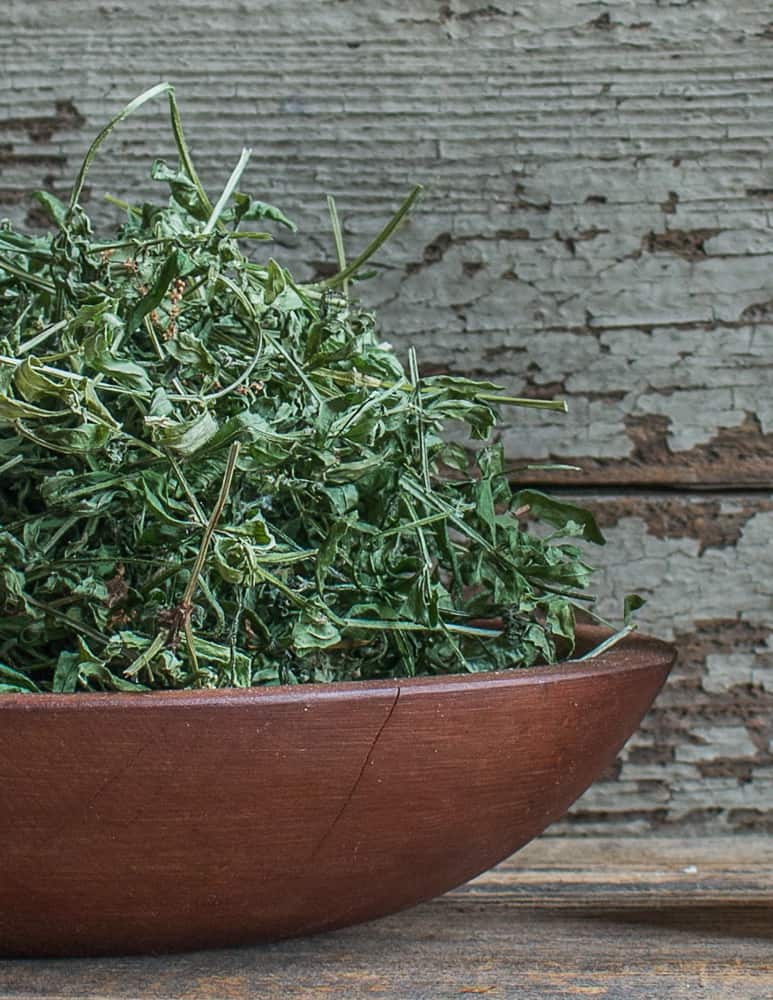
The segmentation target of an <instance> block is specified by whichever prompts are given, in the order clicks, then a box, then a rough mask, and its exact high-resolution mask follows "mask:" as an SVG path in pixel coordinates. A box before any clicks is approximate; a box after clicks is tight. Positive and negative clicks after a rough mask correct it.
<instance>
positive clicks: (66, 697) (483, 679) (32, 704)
mask: <svg viewBox="0 0 773 1000" xmlns="http://www.w3.org/2000/svg"><path fill="white" fill-rule="evenodd" d="M611 634H612V633H611V632H610V631H609V630H608V629H604V628H601V627H598V626H589V625H580V624H578V626H577V636H578V638H581V637H585V638H586V639H591V641H592V646H591V649H592V648H593V645H596V644H597V643H598V642H599V641H603V639H604V638H605V637H606V636H609V635H611ZM675 658H676V647H675V646H674V645H673V644H672V643H669V642H666V641H664V640H663V639H658V638H655V637H654V636H651V635H643V634H640V633H639V632H631V633H629V635H627V636H625V637H624V638H623V639H621V640H620V641H619V642H618V643H616V644H615V645H614V646H612V647H611V648H609V649H607V650H605V651H604V652H602V653H601V654H600V655H598V656H593V657H590V658H588V659H570V660H561V661H559V662H557V663H552V664H541V665H539V666H534V667H523V668H516V667H514V668H510V669H505V670H485V671H478V672H474V673H464V674H462V673H453V674H430V675H421V676H419V677H383V678H375V679H372V680H362V681H329V682H326V683H319V684H271V685H258V686H254V687H248V688H236V687H223V688H178V689H174V690H158V689H155V690H151V691H137V692H134V691H74V692H70V693H66V694H65V693H63V692H52V691H44V692H33V691H30V692H0V711H2V710H9V709H13V708H20V709H23V710H25V711H29V710H34V709H44V710H54V711H62V710H65V711H78V710H89V709H95V708H100V707H101V708H106V707H115V706H120V707H123V708H145V709H148V708H151V707H156V708H159V707H162V706H168V707H172V706H179V707H183V706H193V705H200V706H208V707H209V706H212V707H214V706H217V705H223V706H225V705H231V706H233V705H238V704H239V703H241V704H252V703H258V702H259V703H262V704H271V703H276V702H286V701H288V700H290V701H296V700H300V701H321V700H328V699H335V698H342V697H343V698H352V697H355V698H357V697H368V696H373V695H378V694H379V693H381V694H385V695H390V696H392V697H394V696H395V694H396V693H397V692H400V691H402V690H410V691H414V692H417V693H420V692H425V693H429V694H439V693H441V692H443V693H445V692H447V691H449V692H450V691H454V692H460V691H466V690H472V689H474V688H476V687H479V686H480V685H487V684H503V685H506V686H514V687H519V686H528V685H534V684H553V683H561V682H565V681H571V680H579V679H583V678H587V677H598V676H606V675H615V674H624V673H633V672H636V671H638V670H645V669H647V670H649V669H652V668H653V667H654V668H658V667H659V668H661V669H662V670H663V671H664V677H665V674H666V673H667V670H669V669H670V668H671V666H672V665H673V663H674V660H675Z"/></svg>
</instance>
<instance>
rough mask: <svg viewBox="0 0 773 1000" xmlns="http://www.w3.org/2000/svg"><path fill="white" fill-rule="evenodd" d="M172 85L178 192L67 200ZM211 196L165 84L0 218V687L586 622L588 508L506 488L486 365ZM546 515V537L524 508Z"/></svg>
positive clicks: (342, 658)
mask: <svg viewBox="0 0 773 1000" xmlns="http://www.w3.org/2000/svg"><path fill="white" fill-rule="evenodd" d="M159 94H166V95H167V97H168V100H169V104H170V110H171V120H172V128H173V131H174V134H175V139H176V143H177V148H178V152H179V164H178V165H177V166H174V167H173V166H169V165H167V164H166V163H164V162H163V161H160V160H157V161H156V162H155V163H154V164H153V167H152V176H153V178H155V179H156V180H158V181H160V182H162V183H164V184H165V185H167V186H168V188H169V192H170V197H169V199H168V201H167V203H166V204H164V205H160V206H159V205H151V204H142V205H137V206H134V205H124V206H123V208H124V210H125V212H126V222H125V223H124V224H123V225H122V226H121V228H120V230H119V232H118V234H117V236H115V238H113V239H110V240H104V239H103V240H100V239H97V238H96V237H95V236H94V235H93V232H92V226H91V224H90V222H89V219H88V217H87V216H86V214H85V212H84V210H83V208H82V207H81V205H80V203H79V196H80V194H81V191H82V187H83V182H84V178H85V176H86V172H87V170H88V168H89V165H90V163H91V161H92V159H93V157H94V155H95V153H96V151H97V149H98V147H99V146H100V144H101V143H102V141H103V140H104V139H105V138H106V137H107V135H108V134H109V132H110V131H111V130H112V128H113V127H114V126H115V125H116V124H117V123H118V122H120V121H121V120H122V119H123V118H124V117H126V115H128V114H130V113H132V112H133V111H135V110H136V109H137V108H139V107H140V106H141V105H142V104H144V103H145V102H146V101H148V100H149V99H151V98H153V97H155V96H157V95H159ZM248 156H249V154H248V152H247V151H245V152H244V153H243V154H242V157H241V158H240V160H239V163H238V165H237V166H236V168H235V170H234V171H233V173H232V175H231V177H230V179H229V180H228V183H227V184H226V186H225V189H224V190H223V192H222V194H221V195H220V196H219V197H218V198H217V200H216V202H215V203H214V204H213V203H212V202H211V201H210V199H209V197H208V196H207V194H206V193H205V191H204V189H203V187H202V185H201V182H200V180H199V178H198V176H197V174H196V171H195V169H194V167H193V164H192V162H191V158H190V155H189V152H188V149H187V146H186V143H185V139H184V137H183V133H182V129H181V126H180V120H179V116H178V112H177V106H176V103H175V98H174V92H173V90H172V88H171V87H170V86H169V85H168V84H160V85H159V86H157V87H154V88H152V89H151V90H149V91H147V92H146V93H144V94H142V95H141V96H140V97H138V98H137V99H135V100H134V101H133V102H132V103H131V104H130V105H128V106H127V107H126V108H125V109H124V110H123V111H122V112H121V113H120V114H119V115H118V116H117V117H116V118H115V119H113V121H111V122H110V123H109V124H108V125H107V126H106V127H105V128H104V129H103V130H102V132H101V133H100V134H99V136H98V137H97V138H96V140H95V141H94V143H93V145H92V146H91V148H90V150H89V152H88V154H87V156H86V159H85V162H84V164H83V166H82V168H81V170H80V173H79V175H78V177H77V179H76V182H75V185H74V187H73V191H72V196H71V198H70V200H69V203H67V204H65V203H63V202H61V201H59V200H58V199H57V198H55V197H53V196H52V195H50V194H46V193H39V194H38V195H37V198H38V200H39V202H40V205H41V206H42V207H43V208H44V209H45V211H46V212H47V213H48V216H49V217H50V219H51V221H52V223H53V224H54V227H55V231H54V233H53V234H52V235H47V236H30V235H23V234H20V233H18V232H16V231H15V230H14V229H13V228H12V227H11V226H10V224H8V223H3V224H2V226H0V290H1V291H2V298H1V301H0V691H50V690H54V691H75V690H78V689H92V690H93V689H97V690H102V689H117V690H121V691H128V690H144V689H147V688H181V687H197V686H208V687H212V686H215V687H218V686H242V687H243V686H249V685H255V684H275V683H296V682H308V681H334V680H344V679H359V678H372V677H383V676H402V675H414V674H434V673H443V672H455V673H458V672H460V671H479V670H490V669H495V668H502V667H509V666H529V665H531V664H533V663H535V662H536V661H538V660H542V661H544V660H547V661H554V660H555V659H556V657H557V655H558V654H557V643H559V644H560V643H563V649H564V652H565V651H566V650H567V649H571V644H572V639H573V635H574V621H575V608H576V607H577V602H578V600H580V599H583V600H587V599H588V598H587V597H586V596H585V595H584V594H582V593H580V591H581V589H582V588H584V587H585V586H586V584H587V582H588V578H589V575H590V572H591V570H590V568H589V567H588V566H587V565H586V563H585V562H584V561H583V559H582V557H581V553H580V551H579V549H578V548H576V547H575V546H574V545H572V544H567V543H566V541H565V539H566V538H567V537H571V536H575V537H579V538H583V539H588V540H590V541H594V542H601V541H603V539H602V537H601V535H600V534H599V531H598V528H597V527H596V525H595V523H594V521H593V518H592V517H591V515H590V514H589V513H588V512H587V511H584V510H582V509H580V508H577V507H575V506H572V505H569V504H565V503H559V502H557V501H555V500H552V499H550V498H548V497H546V496H544V495H543V494H540V493H538V492H536V491H533V490H521V491H520V492H515V493H513V492H512V490H511V487H510V484H509V482H508V479H507V478H506V476H505V475H504V471H503V456H502V449H501V446H500V445H498V444H489V445H487V446H486V445H484V446H483V447H482V448H481V449H480V450H479V451H478V452H477V455H476V456H474V457H471V456H470V454H469V453H468V452H467V451H466V450H464V449H463V448H461V447H460V446H459V445H457V444H453V443H447V442H446V441H444V438H443V436H442V431H443V428H444V425H445V424H446V422H447V421H449V420H453V421H464V422H465V423H466V424H467V425H468V426H469V429H470V432H471V435H472V437H473V438H476V439H479V440H481V441H483V440H485V439H487V438H488V436H489V434H490V432H491V429H492V427H493V426H494V422H495V417H496V410H495V405H496V404H497V402H499V403H510V404H514V403H515V404H517V403H523V404H524V405H543V406H560V405H562V404H557V403H542V404H539V403H535V402H534V401H529V400H514V399H510V398H507V397H505V396H503V395H501V392H500V390H499V389H498V387H497V386H495V385H492V384H489V383H485V382H473V381H470V380H467V379H464V378H452V377H447V376H434V377H428V378H420V377H419V375H418V371H417V365H416V359H415V356H414V355H413V353H411V354H410V356H409V358H408V365H407V370H406V368H405V367H404V366H403V364H402V363H401V362H400V360H399V359H398V357H397V356H396V354H395V353H394V351H393V350H392V349H391V348H390V347H389V345H388V344H385V343H382V341H381V338H380V336H379V333H378V329H377V325H376V321H375V318H374V316H373V315H372V314H371V313H370V312H368V311H367V310H366V309H364V308H363V307H362V306H361V305H360V304H359V303H358V302H357V301H356V300H355V299H353V298H350V295H349V287H348V286H349V285H350V283H351V282H353V281H354V280H355V279H356V278H357V277H358V274H359V275H360V276H361V266H362V264H363V263H364V261H365V260H366V259H367V258H368V257H369V256H370V255H371V254H372V253H373V252H374V251H375V250H376V249H377V248H378V246H379V245H380V244H381V243H382V242H383V240H384V239H386V237H388V236H389V234H390V232H391V231H392V230H393V229H394V228H395V227H396V226H397V225H398V224H399V222H400V221H401V219H402V218H403V217H404V216H405V214H406V213H407V211H408V209H409V208H410V206H411V204H412V202H413V201H414V199H415V197H416V194H417V192H416V191H414V192H413V193H412V194H411V196H410V197H409V198H408V199H407V201H406V202H405V203H404V205H403V206H402V207H401V209H400V210H399V211H398V213H397V215H396V216H395V217H394V219H393V220H392V221H391V222H390V223H389V225H388V226H387V227H386V228H385V230H384V231H383V232H382V233H381V234H380V235H379V236H378V237H377V238H376V240H374V242H373V244H371V246H370V247H368V248H367V249H366V250H365V251H364V252H363V253H362V254H361V255H360V256H359V257H358V258H357V259H356V260H354V261H353V262H352V263H351V264H349V265H348V266H347V265H346V263H345V261H344V257H343V244H342V239H341V229H340V225H339V224H338V219H337V215H336V212H335V206H334V205H333V204H332V203H331V217H332V220H333V231H334V235H335V243H336V248H337V253H338V258H339V263H340V271H339V273H338V274H337V275H336V276H335V277H334V278H332V279H330V280H327V281H321V282H317V283H314V284H299V283H298V282H296V281H294V280H293V278H292V276H291V275H290V274H289V273H288V271H287V270H286V269H285V268H283V267H282V266H281V265H280V264H278V263H277V262H276V261H274V260H273V259H270V258H269V259H268V260H267V261H266V262H256V259H255V258H256V256H257V255H255V254H254V253H247V252H245V250H244V249H243V248H244V247H248V248H249V247H254V246H255V245H256V241H260V240H263V239H268V238H269V236H268V234H266V233H264V232H262V230H261V225H262V224H263V221H264V220H268V221H269V222H272V223H275V224H277V223H278V224H281V225H285V226H292V223H290V222H289V220H288V219H287V218H286V217H285V216H284V215H283V214H282V212H280V211H279V210H278V209H276V208H274V207H273V206H271V205H267V204H265V203H263V202H260V201H256V200H254V199H252V198H251V197H249V196H248V195H247V194H244V193H242V192H241V191H240V190H239V189H238V185H239V180H240V177H241V175H242V172H243V170H244V168H245V166H246V163H247V159H248ZM527 511H528V514H529V517H530V518H536V519H538V520H542V521H544V522H546V523H548V524H549V525H551V526H552V527H553V528H555V533H554V534H553V535H550V536H548V537H538V536H537V535H535V534H533V533H529V532H527V531H526V530H524V526H523V524H522V523H519V518H522V517H523V515H524V514H525V513H526V512H527Z"/></svg>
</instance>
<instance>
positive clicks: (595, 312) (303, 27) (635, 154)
mask: <svg viewBox="0 0 773 1000" xmlns="http://www.w3.org/2000/svg"><path fill="white" fill-rule="evenodd" d="M772 18H773V11H771V9H770V7H769V6H768V5H766V4H763V3H762V2H755V0H738V2H735V3H732V4H728V3H724V2H720V0H704V2H701V3H697V2H696V3H692V2H689V0H684V2H681V0H674V2H671V3H668V2H666V0H662V2H641V3H630V2H629V3H611V4H604V3H578V4H574V3H560V2H556V0H519V2H518V3H515V2H512V0H496V2H494V3H491V4H487V3H485V0H452V2H436V0H413V2H411V3H402V2H399V0H381V2H378V3H376V2H371V0H319V2H316V3H312V4H309V3H300V2H299V0H276V2H253V3H236V2H232V0H225V2H220V3H214V2H212V0H188V2H187V3H186V4H169V5H164V6H161V5H159V4H157V3H150V2H149V0H134V2H132V3H128V2H125V0H119V2H109V0H106V2H104V3H86V2H83V0H70V2H69V3H66V4H63V3H57V2H53V0H42V2H37V3H29V2H24V3H22V2H19V0H6V2H5V3H4V4H3V21H4V30H3V32H2V35H1V37H0V56H1V60H0V214H5V215H8V216H10V217H12V218H13V219H14V220H15V221H24V220H27V222H28V223H29V224H30V225H36V224H38V223H39V220H38V218H37V217H36V215H35V210H34V208H33V207H32V203H31V202H30V200H29V193H30V191H31V190H34V189H35V188H37V187H46V188H48V189H50V190H54V191H60V192H61V191H64V190H66V189H67V186H68V184H69V183H70V181H71V179H72V177H73V174H74V172H75V170H76V166H77V163H78V162H79V159H80V157H81V156H82V154H83V151H84V149H85V145H86V143H87V139H88V138H89V137H90V136H91V135H93V134H94V132H95V131H96V129H97V128H98V127H99V125H101V124H102V123H103V122H104V121H105V120H106V118H107V117H108V116H109V114H110V113H111V112H112V111H113V110H115V109H117V108H118V107H120V106H121V105H122V104H123V103H125V101H126V100H128V99H129V98H130V97H132V96H133V95H134V94H136V93H138V92H139V91H140V90H142V89H143V88H144V87H147V86H149V85H150V84H152V83H154V82H156V81H157V80H159V79H161V78H169V79H172V80H173V81H174V82H175V83H176V85H177V88H178V95H179V98H180V101H181V105H182V109H183V112H184V117H185V122H186V126H187V129H188V131H189V135H190V139H191V143H192V147H193V150H194V154H195V155H196V158H197V162H198V164H199V168H200V172H201V173H202V175H203V177H204V178H205V180H206V181H207V183H208V184H209V185H210V186H211V188H212V190H213V191H216V190H217V187H218V185H219V184H222V182H223V181H224V179H225V177H226V176H227V175H228V173H229V171H230V169H231V168H232V166H233V165H234V163H235V160H236V158H237V157H238V154H239V151H240V149H241V146H242V145H243V144H247V145H251V146H252V147H254V150H255V154H254V159H253V162H252V164H251V167H250V169H249V172H248V182H247V185H246V186H248V187H250V188H251V189H252V190H253V192H254V193H255V194H256V195H257V196H259V197H263V198H265V199H266V200H274V201H276V202H277V203H279V204H280V205H281V206H282V207H283V208H284V209H285V210H286V211H288V212H289V213H290V214H291V215H292V216H293V217H294V218H295V219H296V221H297V222H298V223H299V224H300V227H301V233H300V235H299V236H297V237H292V238H288V237H286V236H283V235H281V234H279V235H280V240H281V246H280V247H278V248H277V250H276V254H277V256H279V257H280V258H281V259H282V260H284V261H286V262H288V263H292V264H293V265H295V266H298V267H299V268H300V269H301V271H302V272H303V273H304V274H306V275H312V274H324V273H327V271H328V270H329V269H330V267H331V262H332V260H333V252H332V241H331V237H330V233H329V225H328V223H327V220H326V209H325V203H324V194H325V193H326V192H331V193H333V194H335V195H336V197H337V199H338V203H339V208H340V211H341V213H342V216H343V219H344V228H345V234H346V241H347V245H348V247H349V248H350V250H352V251H353V250H357V249H359V248H360V247H362V246H363V245H364V243H365V242H366V241H367V239H368V238H369V236H370V235H372V234H373V233H374V232H375V231H376V229H377V228H378V227H379V225H380V223H381V222H382V220H384V219H385V218H386V216H387V215H388V213H389V212H390V211H391V210H392V209H393V208H394V207H395V205H396V204H397V203H398V202H399V200H400V199H401V198H402V196H403V195H404V194H405V193H406V191H407V190H408V189H409V187H410V186H411V184H412V183H414V182H417V181H419V182H421V183H423V184H425V185H426V189H427V190H426V194H425V196H424V198H423V201H422V203H421V206H420V209H419V210H418V211H417V212H416V213H415V215H414V217H413V219H412V221H411V222H410V223H409V224H408V225H406V226H405V227H404V228H403V229H402V230H401V231H400V232H399V234H398V235H397V237H396V238H395V239H394V241H393V242H392V244H391V245H390V247H389V248H388V250H386V251H385V252H384V253H383V254H382V256H381V258H380V268H379V273H378V276H377V277H376V278H375V279H374V281H373V282H372V283H371V284H370V286H369V287H367V288H363V295H364V296H366V297H367V299H368V300H369V301H370V302H371V303H372V304H373V305H374V306H375V307H376V308H378V309H379V310H380V314H381V317H382V321H383V327H384V330H385V335H386V336H388V337H389V338H390V339H391V340H393V342H394V343H395V345H396V346H398V347H399V348H400V349H405V348H406V347H407V345H408V344H410V343H413V344H415V346H416V348H417V351H418V353H419V356H420V357H421V358H422V359H423V362H424V366H425V368H426V369H428V370H435V371H437V370H449V371H453V372H466V373H474V374H479V375H485V376H489V377H495V378H496V379H498V380H499V381H500V382H502V383H503V384H505V385H506V386H507V387H508V389H510V390H511V391H513V392H516V393H521V394H523V393H531V394H534V395H548V396H553V395H557V396H562V397H564V398H566V399H567V400H568V401H569V404H570V408H571V413H570V416H568V417H559V416H554V415H551V416H547V417H546V416H545V415H538V416H536V417H533V416H532V415H530V414H526V415H524V414H523V413H522V412H521V411H516V412H514V413H512V414H509V415H508V423H507V426H506V428H505V431H504V440H505V444H506V447H507V450H508V454H509V455H510V456H511V458H512V460H513V463H514V465H520V464H522V463H523V460H524V459H544V458H547V457H553V458H558V459H567V460H570V461H573V462H577V463H578V464H580V465H582V466H583V468H584V473H583V474H582V475H577V474H574V475H565V476H563V477H557V476H556V477H554V478H553V479H552V480H549V479H547V478H543V480H542V482H552V484H553V485H554V486H555V487H556V488H559V489H561V490H564V491H567V492H568V493H570V494H572V495H579V496H582V498H583V499H584V500H586V501H588V500H590V501H592V502H593V503H599V502H603V503H604V506H603V508H602V509H601V510H600V514H601V517H602V520H603V522H604V525H605V528H606V529H607V533H608V538H609V544H608V545H607V548H606V549H605V550H603V551H602V552H600V553H599V554H598V555H597V556H596V553H593V555H594V556H596V557H597V559H598V560H599V563H600V565H601V566H602V567H603V571H602V574H601V578H600V581H599V586H598V590H599V592H600V593H601V595H602V606H603V609H604V610H605V611H607V612H608V613H610V614H615V613H616V612H617V610H618V607H619V602H620V599H621V595H622V594H623V593H625V592H626V591H628V590H630V589H634V588H635V589H637V590H639V591H640V592H642V593H644V594H645V595H646V596H648V597H649V599H650V603H649V605H648V607H647V608H646V609H645V611H644V613H643V614H642V616H641V621H642V626H643V627H646V628H648V629H650V630H652V631H655V632H657V633H659V634H660V635H662V636H664V637H673V638H675V639H676V640H677V641H678V642H679V645H680V649H681V657H680V663H679V665H678V666H677V668H676V671H675V674H674V676H673V679H672V681H671V682H670V684H669V686H668V689H667V690H666V691H665V692H664V694H663V695H662V697H661V698H660V700H659V702H658V705H657V707H656V708H655V710H654V711H653V712H652V713H651V714H650V716H649V717H648V719H647V721H646V723H645V725H644V727H643V729H642V730H641V732H640V733H639V734H638V735H637V736H636V737H635V738H634V739H633V740H632V742H631V743H630V744H629V746H628V748H627V749H626V751H625V752H624V753H623V755H622V758H621V761H620V763H619V765H618V766H617V767H616V769H615V772H614V773H613V774H610V775H608V780H607V781H605V782H602V783H600V784H598V785H596V786H595V787H594V788H593V789H592V790H591V791H590V792H589V793H588V794H587V795H586V796H585V797H584V798H583V799H582V800H581V801H580V802H579V803H578V804H577V806H576V807H575V809H574V812H573V814H572V816H571V817H570V818H569V819H567V820H566V821H565V822H564V823H562V824H560V825H558V826H557V827H555V828H554V830H555V832H558V833H607V834H609V833H625V832H630V833H638V832H646V831H650V830H653V829H657V830H659V831H661V832H664V833H668V832H672V831H677V830H678V831H693V832H697V831H700V830H705V829H711V830H712V831H714V832H723V831H725V832H729V831H757V832H766V831H767V832H769V831H771V830H773V718H772V716H773V713H771V708H773V639H772V638H771V634H772V629H771V622H772V620H773V600H772V596H773V582H771V581H772V580H773V497H772V496H771V492H770V486H771V482H772V481H773V394H771V388H770V380H771V371H772V370H773V340H772V339H771V338H772V337H773V271H772V270H771V262H772V261H773V237H772V235H771V218H770V215H771V204H772V202H773V148H772V147H773V20H772ZM110 152H111V154H112V155H111V156H102V157H101V159H100V160H99V161H98V163H97V165H96V167H95V169H94V171H93V173H92V175H91V178H90V184H91V189H93V190H99V191H102V190H104V189H107V190H109V191H111V192H113V193H114V194H116V195H124V196H130V197H140V196H143V195H146V194H149V193H150V189H151V184H150V183H149V182H146V181H145V178H146V177H147V173H148V167H149V163H150V159H151V158H152V157H153V156H155V155H167V156H171V155H172V146H171V143H170V141H169V135H168V129H167V124H166V120H165V117H164V113H163V110H162V105H159V106H158V107H157V108H148V109H145V110H144V111H143V112H142V113H141V114H140V115H138V116H136V117H134V118H132V119H130V120H129V121H127V122H126V123H125V125H124V126H123V128H122V130H121V131H120V132H119V133H117V134H116V135H115V136H114V137H113V139H112V140H111V147H110ZM90 207H91V209H92V211H93V212H94V214H95V215H96V217H97V218H98V219H100V220H102V221H107V220H109V219H110V218H111V211H112V210H111V209H110V207H109V206H107V205H104V204H102V203H97V199H96V198H95V199H93V202H92V204H91V206H90Z"/></svg>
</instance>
